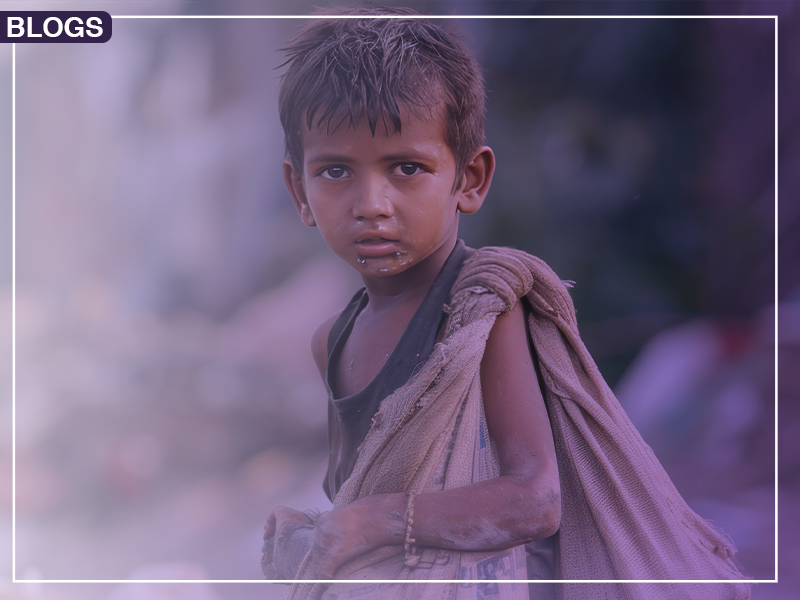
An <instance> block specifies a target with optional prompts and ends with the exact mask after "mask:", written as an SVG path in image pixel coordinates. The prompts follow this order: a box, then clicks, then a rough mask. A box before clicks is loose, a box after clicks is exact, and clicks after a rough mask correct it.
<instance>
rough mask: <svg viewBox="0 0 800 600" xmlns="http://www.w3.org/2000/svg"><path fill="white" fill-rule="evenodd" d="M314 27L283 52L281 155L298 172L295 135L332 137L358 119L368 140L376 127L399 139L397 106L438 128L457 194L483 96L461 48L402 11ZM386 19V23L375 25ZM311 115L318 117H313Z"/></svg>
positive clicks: (480, 138)
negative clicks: (314, 132) (319, 131)
mask: <svg viewBox="0 0 800 600" xmlns="http://www.w3.org/2000/svg"><path fill="white" fill-rule="evenodd" d="M339 15H348V16H351V17H353V16H364V17H372V18H364V19H359V18H343V19H338V18H334V19H314V20H312V21H311V22H310V23H308V24H307V25H305V26H304V27H303V28H301V29H300V31H299V32H298V33H297V35H296V36H295V37H294V38H293V39H292V40H291V41H290V42H289V43H288V44H287V46H286V47H285V48H283V51H284V52H285V53H286V56H287V60H286V62H285V63H284V64H283V65H282V66H287V65H288V68H287V69H286V71H285V73H284V74H283V76H282V78H281V85H280V92H279V96H278V106H279V111H280V118H281V124H282V125H283V131H284V135H285V139H286V154H287V156H288V157H289V159H290V160H291V161H292V164H293V166H294V168H295V169H297V170H298V172H302V165H303V144H302V137H301V127H302V125H303V121H305V125H306V127H308V129H309V130H310V129H311V128H312V126H313V125H314V123H315V121H316V125H317V126H318V127H323V126H325V127H327V130H328V131H335V130H336V129H337V128H338V127H340V126H342V125H346V126H349V127H355V126H358V124H359V123H360V122H361V121H362V119H366V122H367V124H368V125H369V128H370V131H371V132H372V135H375V130H376V128H377V127H378V125H379V124H380V125H381V126H382V127H383V128H384V130H385V131H386V133H387V134H388V133H390V132H400V131H401V122H400V107H401V105H402V106H403V107H404V108H406V109H407V110H409V111H410V112H411V113H412V114H414V115H415V116H416V117H419V118H426V117H434V118H438V119H441V122H442V123H443V125H444V136H445V142H446V143H447V145H448V147H449V148H450V151H451V152H452V153H453V156H454V158H455V163H456V182H455V187H456V188H457V187H458V185H459V184H460V181H461V174H462V173H463V171H464V169H465V168H466V166H467V163H468V162H469V160H470V159H471V157H472V154H473V153H474V152H475V150H477V149H478V148H479V147H480V146H481V145H483V143H484V129H483V128H484V118H485V117H484V110H485V108H484V107H485V95H486V94H485V90H484V84H483V77H482V76H481V72H480V69H479V67H478V64H477V63H476V62H475V59H474V58H473V57H472V56H471V55H470V54H469V52H468V51H467V50H466V49H465V48H464V47H463V45H462V44H461V42H460V41H459V40H458V39H457V38H456V37H455V36H454V35H453V34H452V33H450V32H447V31H445V30H444V29H443V28H442V27H439V26H437V25H435V24H433V23H431V22H429V21H427V20H425V19H421V18H403V17H411V16H416V17H419V13H417V12H415V11H413V10H411V9H406V8H373V9H345V10H338V11H337V12H336V16H339ZM381 16H388V17H391V18H385V19H381V18H375V17H381ZM318 113H319V114H318Z"/></svg>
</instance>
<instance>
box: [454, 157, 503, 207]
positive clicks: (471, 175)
mask: <svg viewBox="0 0 800 600" xmlns="http://www.w3.org/2000/svg"><path fill="white" fill-rule="evenodd" d="M494 165H495V162H494V152H492V149H491V148H489V146H481V147H480V148H478V150H477V152H475V155H474V156H473V157H472V160H471V161H470V162H469V164H468V165H467V167H466V169H464V175H462V179H461V188H460V189H459V190H458V193H459V194H460V195H461V197H460V198H459V200H458V210H459V211H461V212H462V213H466V214H469V213H474V212H475V211H476V210H478V209H479V208H480V207H481V205H482V204H483V201H484V199H485V198H486V194H488V193H489V186H491V184H492V175H494Z"/></svg>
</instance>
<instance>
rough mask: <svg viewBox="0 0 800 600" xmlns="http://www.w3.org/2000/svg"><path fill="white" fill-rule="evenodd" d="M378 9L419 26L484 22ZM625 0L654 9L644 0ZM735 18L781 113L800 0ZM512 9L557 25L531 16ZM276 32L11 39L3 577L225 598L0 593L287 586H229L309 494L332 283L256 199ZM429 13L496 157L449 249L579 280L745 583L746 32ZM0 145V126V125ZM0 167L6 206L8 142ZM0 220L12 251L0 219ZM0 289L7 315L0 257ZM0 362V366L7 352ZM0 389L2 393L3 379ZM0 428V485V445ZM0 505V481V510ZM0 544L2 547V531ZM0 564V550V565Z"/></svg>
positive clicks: (762, 426) (797, 296)
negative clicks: (10, 541)
mask: <svg viewBox="0 0 800 600" xmlns="http://www.w3.org/2000/svg"><path fill="white" fill-rule="evenodd" d="M40 4H41V5H42V6H41V7H42V8H52V6H48V5H47V3H40ZM51 4H52V3H51ZM90 4H91V3H87V4H86V5H85V6H84V5H82V6H81V8H82V9H92V8H100V9H106V10H109V12H111V13H112V14H134V13H135V12H138V13H143V14H155V13H156V12H159V13H170V14H183V15H191V14H214V13H216V12H220V11H221V10H225V11H226V12H230V11H231V10H233V8H232V7H238V8H236V10H233V12H237V11H238V12H239V13H240V14H257V13H258V12H260V11H259V10H257V8H256V5H255V4H249V3H246V2H242V3H237V4H230V5H221V4H219V3H208V2H201V1H196V2H193V1H175V2H162V3H159V4H157V5H156V4H149V3H141V4H139V5H138V8H136V7H135V3H134V4H131V3H125V2H121V3H119V4H118V5H116V10H110V9H109V7H108V6H105V7H104V6H101V5H91V6H90ZM322 4H323V5H328V4H329V3H322ZM387 4H397V3H394V2H388V3H387ZM405 5H408V6H413V7H414V8H416V9H418V10H420V11H421V12H423V13H428V14H459V13H460V14H468V13H473V14H493V13H496V12H502V11H501V10H500V7H502V6H509V5H508V4H504V3H492V2H488V1H475V2H470V3H467V4H460V3H456V2H416V3H414V2H410V3H405ZM690 5H691V6H692V7H694V8H692V11H694V12H696V13H700V14H703V13H705V14H708V13H710V12H712V11H715V12H718V9H719V5H715V3H713V2H705V3H703V2H700V3H686V4H685V5H684V7H688V6H690ZM573 6H574V5H573ZM642 6H647V7H648V9H647V10H648V11H649V12H651V13H652V14H665V13H666V12H670V11H672V12H676V8H675V6H674V3H670V2H652V3H646V5H645V4H643V5H642ZM726 6H731V7H733V8H734V9H736V8H737V7H738V12H739V13H747V12H752V10H753V5H752V3H748V2H739V3H729V5H726ZM761 6H762V8H764V7H767V8H770V7H772V8H773V10H767V8H764V11H763V12H767V13H769V14H775V12H776V11H781V13H780V14H781V21H780V23H781V27H782V28H783V31H782V33H781V37H780V40H781V44H782V46H781V61H782V62H781V64H780V68H781V70H782V72H783V70H784V69H785V70H786V72H788V73H794V76H793V77H794V79H792V80H787V81H786V83H784V82H783V81H782V83H781V95H782V98H783V95H784V94H786V95H787V96H786V97H787V98H793V97H794V98H796V94H797V93H800V90H798V85H797V73H798V72H799V71H798V69H799V68H800V58H799V57H800V44H798V42H799V41H800V38H799V37H798V35H797V33H798V25H800V12H798V10H795V9H794V6H793V4H792V3H777V4H776V5H774V7H773V6H772V5H770V3H763V4H761ZM513 7H514V12H515V13H517V14H523V13H525V12H526V11H529V12H531V13H534V12H535V13H539V14H548V13H557V14H558V13H564V12H566V11H564V10H563V7H564V4H561V3H558V2H528V3H525V2H519V3H513ZM4 8H5V7H4ZM9 8H11V7H9ZM148 9H149V10H148ZM262 10H263V12H266V13H273V14H279V13H280V12H283V13H288V12H291V14H304V13H308V12H310V10H311V6H310V2H299V3H297V4H296V5H293V6H292V7H291V9H289V7H284V8H283V9H282V10H280V11H276V10H272V11H270V10H266V9H264V8H263V6H262ZM591 12H600V11H596V10H595V11H591ZM645 12H647V11H645ZM677 12H679V13H687V12H691V11H689V10H683V11H681V10H677ZM723 12H725V13H726V14H731V13H732V12H733V13H735V12H737V11H736V10H733V11H731V10H725V11H723ZM301 23H302V21H300V20H295V19H287V20H277V19H230V20H229V19H203V20H189V19H116V20H115V21H114V31H113V36H112V39H111V40H110V41H109V42H108V43H106V44H104V45H102V46H100V45H88V44H87V45H57V44H51V45H45V44H42V45H34V44H28V45H25V44H20V45H17V47H16V121H15V123H16V136H17V137H16V140H17V142H16V161H17V162H16V165H17V167H16V194H17V195H16V221H15V226H16V227H15V234H16V245H15V249H16V320H15V322H14V325H15V328H16V351H15V360H16V405H15V408H16V420H15V424H16V429H15V433H16V517H17V518H16V576H17V578H20V579H81V580H97V579H100V580H109V579H111V580H114V579H180V580H183V579H187V580H191V579H215V580H254V581H253V583H250V584H185V585H177V584H163V585H160V586H159V585H146V584H126V585H121V584H112V583H109V584H92V585H89V584H25V585H21V584H15V585H11V584H8V583H0V598H3V599H11V598H55V599H71V598H88V599H94V598H97V599H103V600H133V599H139V598H192V599H199V600H206V599H209V600H217V599H218V598H243V599H249V598H282V597H284V596H285V594H286V591H287V589H286V588H285V587H283V586H277V585H273V584H264V583H258V582H257V581H256V580H259V579H260V578H261V573H260V569H259V560H260V554H261V552H260V549H261V531H262V527H263V523H264V521H265V520H266V517H267V516H268V515H269V513H270V511H271V510H272V508H273V507H274V506H275V505H276V504H286V505H290V506H295V507H298V508H309V507H316V508H319V509H322V510H324V509H326V508H327V507H328V506H329V503H328V501H327V499H326V498H325V496H324V494H323V493H322V488H321V480H322V476H323V474H324V470H325V463H326V455H325V453H326V398H325V391H324V388H323V386H322V384H321V382H320V381H319V376H318V374H317V372H316V369H315V367H314V365H313V361H312V359H311V355H310V351H309V343H310V338H311V334H312V332H313V331H314V330H315V329H316V327H317V326H318V324H319V323H321V322H322V321H323V320H324V319H325V318H327V317H328V316H330V315H331V314H334V313H335V312H337V311H338V310H340V309H341V307H343V306H344V304H345V303H346V302H347V300H348V299H349V297H350V296H351V295H352V293H353V292H354V291H355V289H357V287H359V281H358V279H357V278H356V276H355V274H354V273H351V269H349V267H347V265H345V264H344V263H341V261H339V259H337V258H336V257H335V256H334V255H333V254H332V253H331V252H330V251H328V250H327V248H326V246H325V245H324V243H323V241H322V239H321V238H320V237H319V235H318V233H317V232H316V231H314V230H312V229H308V228H306V227H305V226H303V225H302V223H301V222H300V220H299V218H298V217H297V214H296V211H295V209H294V207H293V205H292V203H291V200H290V198H289V196H288V193H287V192H286V190H285V189H284V186H283V181H282V176H281V169H280V164H281V161H282V158H283V133H282V130H281V128H280V123H279V121H278V116H277V86H278V83H279V77H280V69H278V66H279V65H280V64H281V62H282V57H281V54H280V53H279V52H278V51H277V49H278V48H280V47H281V46H282V45H283V44H284V43H285V42H286V41H287V40H288V39H289V37H290V36H291V35H292V34H293V33H294V32H295V31H296V30H297V28H298V26H299V25H300V24H301ZM445 26H446V27H453V28H456V29H457V30H458V31H460V35H461V36H462V38H463V39H464V40H465V42H466V43H467V44H468V46H469V47H471V48H472V49H473V51H474V53H475V55H476V57H477V58H478V60H479V62H480V63H481V65H482V67H483V69H484V72H485V77H486V82H487V88H488V91H489V95H488V119H487V138H488V143H489V145H491V146H492V147H493V149H494V150H495V153H496V155H497V159H498V170H497V174H496V176H495V180H494V183H493V186H492V191H491V192H490V195H489V199H488V200H487V202H486V204H485V205H484V207H483V208H482V209H481V211H480V212H479V213H478V214H477V215H474V216H470V217H468V218H463V220H462V237H464V239H465V240H466V241H467V243H468V244H470V245H472V246H481V245H510V246H515V247H517V248H521V249H523V250H526V251H528V252H531V253H533V254H536V255H538V256H540V257H542V258H543V259H545V260H546V261H547V262H548V263H549V264H550V265H551V266H553V268H554V269H555V270H556V271H557V272H558V273H559V275H560V276H561V277H562V278H564V279H572V280H574V281H576V282H577V284H576V286H575V288H574V290H573V298H574V300H575V304H576V306H577V309H578V317H579V323H580V325H581V331H582V334H583V336H584V339H585V341H586V343H587V346H588V347H589V349H590V351H591V352H592V353H593V355H594V357H595V358H596V360H597V362H598V364H599V366H600V369H601V371H602V372H603V373H604V375H605V376H606V378H607V380H608V381H609V383H610V384H611V386H612V387H613V388H614V389H615V391H616V392H617V393H618V395H619V397H620V400H621V402H622V403H623V404H624V406H625V408H626V409H627V410H628V412H629V414H630V415H631V418H632V419H633V420H634V422H635V423H636V424H637V426H638V427H639V429H640V431H641V432H642V434H643V436H644V437H645V440H646V441H647V442H648V443H649V444H651V446H653V448H654V450H655V452H656V454H657V455H658V456H659V457H660V459H661V460H662V461H663V463H664V465H665V467H666V468H667V470H668V472H669V473H670V475H671V476H672V477H673V479H674V481H675V483H676V485H677V486H678V489H679V490H680V491H681V492H682V493H683V494H684V496H685V497H686V499H687V501H688V502H689V504H690V505H691V506H692V507H693V508H695V510H697V511H698V512H699V513H700V514H701V515H703V516H704V517H706V518H709V519H712V520H713V521H714V522H715V523H716V524H717V525H718V526H720V527H722V528H723V529H724V530H725V531H726V532H727V533H729V534H730V535H731V537H732V538H733V539H734V541H735V542H736V544H737V545H738V547H739V554H738V558H739V560H740V562H741V564H742V568H743V571H744V572H745V573H746V574H747V575H749V576H751V577H753V578H756V579H772V578H773V577H774V573H775V564H774V557H775V552H774V547H775V540H774V505H775V497H774V474H775V464H774V436H775V432H774V419H775V413H774V399H775V397H776V389H775V375H774V374H775V360H774V352H775V346H774V344H775V337H774V334H775V280H774V260H775V254H774V252H775V188H774V180H775V176H774V173H775V150H774V148H775V125H774V123H775V113H774V106H775V96H774V89H775V82H774V71H775V64H774V49H775V36H774V21H773V20H771V19H675V20H673V19H651V18H645V19H559V20H536V19H534V20H521V19H517V20H508V19H496V20H490V19H480V20H466V19H464V20H454V21H447V22H446V23H445ZM784 32H785V33H784ZM0 67H1V68H2V76H0V79H1V80H2V81H1V82H0V85H2V86H3V87H2V90H3V91H2V97H1V99H0V102H2V106H0V110H1V111H2V113H3V114H9V115H10V114H11V90H10V81H11V53H10V49H9V48H3V49H2V53H0ZM792 86H794V87H792ZM793 92H794V93H795V95H794V96H791V95H790V94H792V93H793ZM797 123H798V108H797V106H796V102H790V101H786V102H782V104H781V131H782V134H781V136H782V137H781V138H780V151H781V155H780V158H779V160H780V163H779V166H780V168H781V186H782V188H781V202H782V204H781V214H780V222H779V226H778V242H779V245H780V251H781V253H782V263H781V276H780V282H779V283H780V303H779V305H778V310H779V316H780V326H781V339H780V361H781V364H780V367H781V369H782V371H781V379H780V382H779V389H778V390H777V393H778V395H779V396H780V397H781V426H782V427H783V428H784V430H783V431H782V432H781V437H780V440H781V442H780V443H781V447H780V451H781V464H780V475H781V478H782V479H781V490H782V491H781V498H780V500H781V503H782V504H781V505H782V507H783V513H782V517H781V518H782V530H783V531H785V532H786V533H784V535H783V537H782V540H786V542H787V543H786V546H785V547H784V546H783V545H782V551H781V562H782V563H783V562H784V561H785V562H786V564H798V562H800V550H799V549H798V545H797V544H794V543H793V541H792V540H791V539H790V538H791V536H792V532H794V533H795V534H796V533H797V532H798V529H799V528H798V525H800V524H799V523H798V519H797V516H796V514H789V513H790V512H794V513H796V511H792V509H791V507H792V506H796V505H797V504H796V503H797V501H798V499H800V498H798V497H799V496H800V484H798V478H797V472H798V469H799V468H800V461H799V460H798V456H799V455H800V452H798V450H800V448H798V444H800V442H798V440H800V435H798V434H800V418H798V417H800V415H798V408H797V406H798V405H797V402H796V401H797V400H798V396H800V377H798V371H797V369H796V365H797V359H798V357H799V356H800V271H799V266H798V262H797V260H796V258H795V257H796V256H797V254H796V252H797V251H800V248H799V246H800V243H799V238H800V236H798V219H800V203H798V202H796V197H797V194H798V187H800V180H798V176H797V175H796V174H795V173H792V172H789V168H788V167H787V166H786V165H789V164H794V165H796V164H797V163H798V162H799V161H800V136H798V130H797ZM2 127H3V136H4V139H10V127H11V123H10V120H6V121H3V123H2ZM0 152H2V153H3V163H2V164H4V165H7V166H6V167H5V170H4V171H3V173H2V176H3V178H4V181H5V182H6V183H4V184H3V189H10V173H11V169H10V160H11V157H10V144H6V145H5V146H4V149H0ZM2 210H3V211H4V212H3V217H2V218H3V222H4V223H9V225H8V226H4V229H3V231H2V235H3V236H4V238H3V239H4V244H6V247H11V227H10V222H11V210H10V202H8V203H7V205H5V204H4V207H3V209H2ZM0 276H2V288H0V301H2V304H3V310H5V311H6V312H5V314H6V315H9V316H10V314H11V301H12V299H11V262H10V260H8V261H6V262H4V263H3V264H2V265H1V268H0ZM3 322H4V323H6V325H5V326H4V327H6V328H7V336H8V337H7V338H6V339H9V338H10V335H11V320H10V318H8V319H6V320H5V321H3ZM2 352H4V353H5V354H4V357H5V359H6V360H4V362H3V364H4V365H10V364H11V347H10V344H8V345H6V346H4V350H2ZM3 375H4V377H5V378H6V379H5V381H4V384H3V390H4V391H3V393H4V394H6V393H7V392H6V390H10V388H11V385H10V379H11V369H10V367H5V370H4V371H3ZM8 397H9V402H8V405H6V404H4V410H6V406H8V408H7V411H6V413H4V414H7V415H8V419H9V422H10V415H11V411H10V394H8ZM1 441H2V444H3V452H4V454H3V460H4V461H5V464H6V465H7V467H6V468H7V472H10V462H11V458H10V448H11V429H10V428H4V429H3V430H2V438H1ZM4 481H5V479H4ZM6 485H8V484H6ZM10 497H11V494H10V486H9V487H8V488H7V491H6V493H5V495H4V498H5V499H6V501H5V504H4V509H3V510H4V511H5V513H6V515H8V516H9V517H10V512H11V511H10V509H11V507H10ZM787 507H789V508H787ZM2 528H3V530H4V531H6V532H7V533H10V529H11V525H10V518H9V519H6V520H3V522H2ZM0 556H3V557H4V559H5V557H6V556H7V557H8V560H9V562H10V550H9V549H6V550H2V551H0ZM792 577H794V578H795V579H792ZM798 582H799V580H798V579H797V575H793V574H791V573H788V572H783V571H782V584H783V585H781V586H775V585H770V584H762V585H759V586H757V588H756V589H755V591H754V593H753V597H754V598H771V599H781V598H790V597H793V596H792V595H791V592H789V591H787V590H789V589H791V588H790V587H789V586H796V585H797V584H798Z"/></svg>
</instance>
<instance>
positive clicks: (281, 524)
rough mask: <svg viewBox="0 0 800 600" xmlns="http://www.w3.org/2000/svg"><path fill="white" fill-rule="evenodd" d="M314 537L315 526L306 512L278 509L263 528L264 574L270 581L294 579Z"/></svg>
mask: <svg viewBox="0 0 800 600" xmlns="http://www.w3.org/2000/svg"><path fill="white" fill-rule="evenodd" d="M313 537H314V523H313V521H312V519H311V518H310V517H309V516H308V515H307V514H306V513H303V512H300V511H299V510H295V509H293V508H289V507H287V506H277V507H275V510H273V511H272V514H271V515H270V516H269V518H268V519H267V523H266V525H264V547H263V548H262V552H263V556H262V558H261V571H262V572H263V573H264V576H265V577H266V578H267V579H288V580H291V579H295V578H296V575H297V570H298V568H299V567H300V563H301V562H302V561H303V558H305V555H306V554H307V553H308V550H309V548H310V547H311V543H312V540H313Z"/></svg>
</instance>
